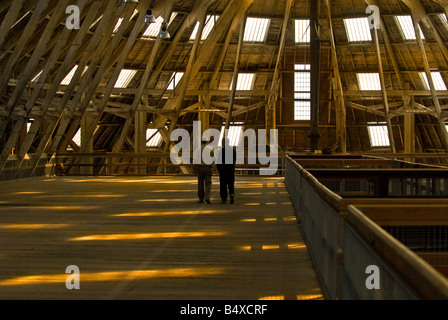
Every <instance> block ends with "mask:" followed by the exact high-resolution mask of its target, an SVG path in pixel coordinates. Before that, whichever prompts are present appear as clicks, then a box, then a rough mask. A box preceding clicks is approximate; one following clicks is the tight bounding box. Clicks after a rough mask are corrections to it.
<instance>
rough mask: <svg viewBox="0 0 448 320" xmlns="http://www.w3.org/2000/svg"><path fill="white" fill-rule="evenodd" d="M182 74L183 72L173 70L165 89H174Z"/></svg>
mask: <svg viewBox="0 0 448 320" xmlns="http://www.w3.org/2000/svg"><path fill="white" fill-rule="evenodd" d="M183 76H184V73H183V72H175V73H173V75H172V76H171V79H170V83H169V84H168V88H167V90H174V89H175V88H176V87H177V85H178V84H179V82H180V80H181V79H182V77H183Z"/></svg>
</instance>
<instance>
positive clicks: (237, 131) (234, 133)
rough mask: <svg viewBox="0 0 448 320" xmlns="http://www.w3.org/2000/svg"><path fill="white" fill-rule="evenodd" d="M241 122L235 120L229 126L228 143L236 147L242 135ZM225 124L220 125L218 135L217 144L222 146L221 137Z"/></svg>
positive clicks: (222, 136)
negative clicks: (219, 133) (219, 134)
mask: <svg viewBox="0 0 448 320" xmlns="http://www.w3.org/2000/svg"><path fill="white" fill-rule="evenodd" d="M242 124H243V123H242V122H235V123H232V125H231V126H229V135H228V137H229V143H230V145H231V146H232V147H238V145H239V144H240V139H241V136H242V135H243V127H242V126H241V125H242ZM225 128H226V127H225V126H222V127H221V136H220V137H219V146H222V139H223V138H224V133H225Z"/></svg>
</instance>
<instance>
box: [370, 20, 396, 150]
mask: <svg viewBox="0 0 448 320" xmlns="http://www.w3.org/2000/svg"><path fill="white" fill-rule="evenodd" d="M372 34H373V39H374V42H375V51H376V57H377V60H378V69H379V74H380V82H381V96H382V98H383V104H384V114H385V116H386V123H387V132H388V134H389V141H390V148H391V150H392V152H393V153H396V152H397V150H396V148H395V139H394V134H393V130H392V122H391V117H390V113H389V111H390V110H389V100H388V97H387V90H386V81H385V79H384V72H383V62H382V58H381V48H380V42H379V39H378V30H377V29H376V28H373V29H372Z"/></svg>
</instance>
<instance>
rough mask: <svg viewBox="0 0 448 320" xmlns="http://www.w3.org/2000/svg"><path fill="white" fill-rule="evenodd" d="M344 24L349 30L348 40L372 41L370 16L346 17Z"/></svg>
mask: <svg viewBox="0 0 448 320" xmlns="http://www.w3.org/2000/svg"><path fill="white" fill-rule="evenodd" d="M344 24H345V29H346V30H347V36H348V41H350V42H361V41H372V34H371V33H370V24H369V19H368V18H354V19H344Z"/></svg>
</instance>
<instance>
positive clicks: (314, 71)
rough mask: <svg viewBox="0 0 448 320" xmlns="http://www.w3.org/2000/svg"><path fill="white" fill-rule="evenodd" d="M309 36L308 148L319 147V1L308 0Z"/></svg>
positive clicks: (312, 149)
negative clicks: (309, 100)
mask: <svg viewBox="0 0 448 320" xmlns="http://www.w3.org/2000/svg"><path fill="white" fill-rule="evenodd" d="M310 5H311V10H310V19H311V20H310V37H311V48H310V54H311V133H310V149H311V152H314V151H315V150H317V149H318V148H319V138H320V133H319V102H320V57H321V53H320V48H321V43H320V25H319V16H320V1H310Z"/></svg>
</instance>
